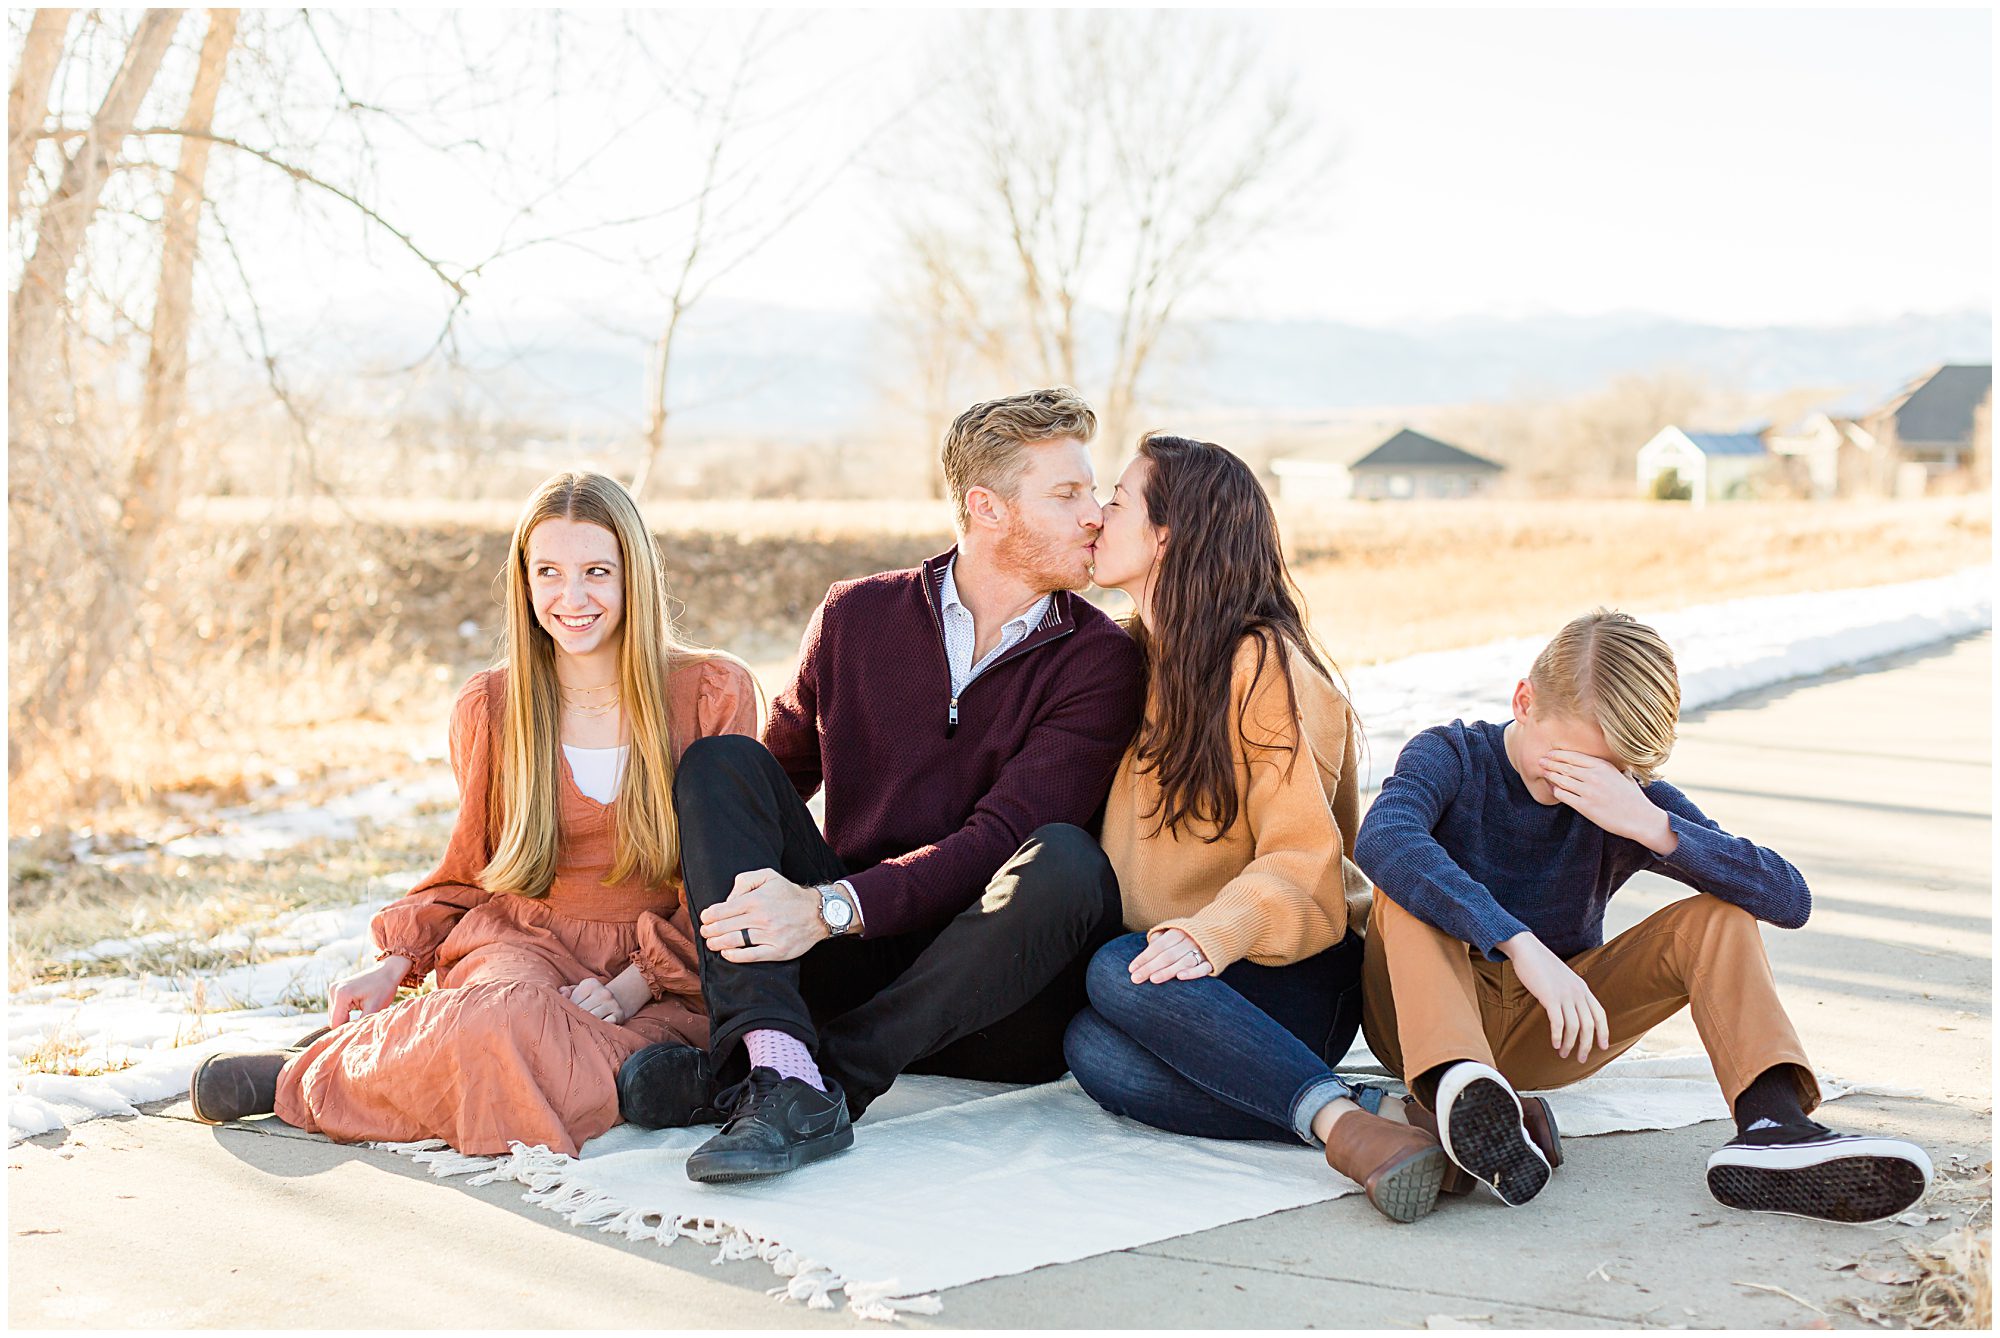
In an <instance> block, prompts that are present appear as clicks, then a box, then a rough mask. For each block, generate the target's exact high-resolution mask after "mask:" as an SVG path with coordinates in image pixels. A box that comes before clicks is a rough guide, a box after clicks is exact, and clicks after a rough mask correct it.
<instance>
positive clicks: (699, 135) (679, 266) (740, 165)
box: [632, 11, 873, 497]
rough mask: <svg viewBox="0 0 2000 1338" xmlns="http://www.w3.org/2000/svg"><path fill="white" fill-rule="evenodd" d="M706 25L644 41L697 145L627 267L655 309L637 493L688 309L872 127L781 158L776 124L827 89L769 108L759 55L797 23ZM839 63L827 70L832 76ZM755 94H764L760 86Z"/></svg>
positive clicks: (786, 122) (666, 414)
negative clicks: (677, 42)
mask: <svg viewBox="0 0 2000 1338" xmlns="http://www.w3.org/2000/svg"><path fill="white" fill-rule="evenodd" d="M709 23H710V24H711V30H710V31H708V32H705V33H704V34H702V38H701V39H698V40H694V41H692V42H689V43H688V44H687V46H688V49H689V50H690V51H691V53H692V54H691V56H690V58H688V59H684V60H682V61H679V62H677V63H675V64H674V65H673V66H672V67H671V68H669V67H668V65H667V63H666V62H662V61H660V60H658V59H657V58H654V57H652V54H651V46H650V45H646V46H643V47H642V50H644V51H645V52H646V55H647V57H648V59H649V61H650V63H651V64H652V66H653V72H654V74H655V75H656V77H658V78H659V79H660V81H661V82H662V83H663V84H664V85H666V86H668V87H670V88H673V89H674V90H675V99H674V100H675V101H676V102H677V103H678V105H679V108H680V111H681V116H680V118H679V119H680V121H681V122H682V124H683V126H684V138H683V142H684V143H687V144H689V145H692V146H696V147H697V148H698V152H699V163H700V169H699V170H700V175H699V179H698V180H697V181H696V183H695V185H694V190H693V193H692V194H691V195H690V196H689V197H688V198H687V199H685V200H683V201H681V202H678V203H676V204H675V205H673V206H672V207H671V208H670V209H669V210H668V211H666V216H671V217H672V218H673V219H674V220H676V221H677V222H678V223H679V226H678V227H675V226H671V225H669V226H665V227H661V226H660V225H661V224H662V223H663V222H665V216H659V215H656V216H653V217H651V218H648V219H645V220H634V221H643V222H645V223H646V224H647V225H648V226H649V227H650V228H652V229H654V230H657V231H660V232H662V233H664V235H665V236H666V237H668V238H669V239H670V240H669V241H668V242H667V244H666V245H664V246H660V247H657V248H656V247H653V246H649V245H642V246H641V247H640V248H639V250H638V254H637V256H636V258H635V268H636V270H637V271H638V273H639V274H640V275H642V276H643V277H644V278H645V279H646V280H647V281H648V282H650V283H652V284H653V285H654V286H655V287H656V288H657V289H658V290H659V291H660V294H661V298H662V300H663V302H664V304H665V308H666V310H665V314H664V316H663V318H662V319H661V322H660V325H659V327H658V333H657V334H656V335H655V336H654V337H653V339H652V341H651V348H650V350H649V353H648V356H647V361H646V392H645V396H646V398H645V410H646V420H645V423H646V425H645V430H644V436H643V441H642V444H641V453H640V459H639V463H638V466H637V467H636V468H635V469H634V471H633V474H632V492H633V494H634V495H635V496H639V497H644V496H645V494H646V489H647V485H648V484H649V482H651V481H652V480H653V479H654V478H655V477H656V475H657V471H658V468H659V464H660V461H661V459H662V458H663V457H664V455H665V453H666V449H667V441H668V428H669V424H670V421H671V419H672V416H673V412H674V394H673V373H674V355H675V353H676V351H677V346H678V343H679V341H680V340H681V339H682V337H683V336H684V335H685V332H686V328H687V321H688V316H689V313H690V312H692V311H693V310H694V308H695V307H696V305H697V304H699V303H700V302H701V301H702V299H703V298H704V297H706V296H707V294H708V292H709V290H710V289H711V288H713V287H714V285H715V284H716V283H717V282H718V281H719V280H721V279H723V278H725V277H727V276H728V275H729V274H731V273H733V272H735V271H736V270H737V269H739V268H740V267H741V266H742V265H743V264H744V263H745V262H747V261H749V260H751V259H752V258H754V257H755V256H757V255H758V254H759V253H761V252H762V251H763V250H764V249H765V248H766V247H767V246H769V245H770V244H771V243H772V242H773V241H775V240H776V239H777V238H778V237H779V236H780V235H781V234H782V233H783V232H784V231H785V230H786V229H787V228H789V227H791V226H792V225H793V224H794V223H795V222H797V220H798V218H799V216H800V215H801V214H803V213H804V212H805V211H806V210H807V209H809V208H810V207H811V206H812V205H813V204H814V203H816V202H817V201H818V200H819V199H820V198H821V197H822V196H823V195H824V194H825V193H826V191H827V189H828V188H829V187H830V186H831V185H832V184H833V182H834V181H835V180H836V179H837V178H838V177H839V176H840V175H841V173H842V172H844V171H845V170H846V169H847V168H848V167H850V166H851V165H852V164H853V162H854V160H855V159H856V157H857V156H858V155H859V154H860V152H861V151H862V149H863V148H864V147H865V146H866V144H867V143H868V141H869V139H870V138H872V135H873V132H872V131H871V132H868V133H865V134H863V135H862V136H861V137H860V139H859V140H858V141H857V142H856V143H855V144H853V145H852V146H850V147H849V148H848V149H846V151H845V152H843V153H840V154H839V155H837V156H836V157H834V158H833V159H831V160H830V161H825V162H819V163H815V164H813V165H811V166H809V167H805V168H803V169H801V168H800V167H799V166H798V164H797V163H796V162H795V161H794V162H785V161H781V160H780V159H779V156H778V153H777V151H776V150H777V149H778V147H779V146H780V145H781V144H782V142H783V140H784V139H785V138H786V136H785V135H784V133H783V132H784V131H785V130H787V129H789V128H792V127H795V126H797V125H799V124H800V123H802V122H803V121H804V120H805V119H807V118H809V117H810V116H811V115H812V114H813V112H814V110H815V108H816V107H817V106H818V105H819V99H820V98H821V97H823V96H826V95H827V93H828V91H829V89H828V88H825V87H822V88H819V89H814V90H810V91H809V92H808V94H807V95H806V96H793V97H790V98H788V99H786V100H785V101H784V102H783V103H782V104H780V105H777V106H775V107H773V106H771V105H769V104H770V101H771V99H770V96H769V88H768V86H767V85H768V84H769V82H770V81H769V79H768V71H767V69H766V67H767V66H768V64H769V62H770V61H771V58H772V57H773V55H774V54H775V52H776V51H777V49H778V48H779V47H780V46H781V45H783V44H784V43H786V42H790V41H795V40H797V39H798V38H799V37H800V36H801V33H802V30H801V29H800V28H799V27H796V26H791V27H779V28H774V27H773V26H772V23H771V19H770V15H769V14H768V12H765V11H759V12H758V13H757V14H756V15H755V16H754V17H753V18H751V19H750V20H749V23H748V27H747V29H745V30H743V31H741V32H740V33H736V32H731V31H729V29H730V28H732V27H733V24H734V20H732V19H731V18H730V17H729V16H727V15H719V16H715V17H712V18H711V19H710V20H709ZM717 36H720V37H721V38H722V39H723V41H724V43H725V44H727V45H730V46H732V47H733V52H734V54H733V57H732V58H731V59H729V60H728V61H726V62H725V63H724V64H723V65H722V67H721V68H720V69H717V68H716V67H714V66H713V65H712V64H711V61H710V57H709V54H708V53H709V51H710V50H711V48H712V47H713V46H714V45H716V44H717V43H716V42H714V41H712V40H707V39H711V38H714V37H717ZM841 77H842V73H841V72H835V74H834V76H833V79H834V81H838V79H840V78H841ZM760 94H762V95H763V96H761V97H760V96H759V95H760Z"/></svg>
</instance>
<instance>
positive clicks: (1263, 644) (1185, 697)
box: [1128, 433, 1351, 842]
mask: <svg viewBox="0 0 2000 1338" xmlns="http://www.w3.org/2000/svg"><path fill="white" fill-rule="evenodd" d="M1139 454H1140V456H1141V457H1143V458H1144V459H1146V460H1147V461H1149V462H1150V463H1151V465H1152V471H1151V473H1149V474H1148V475H1147V478H1146V489H1145V502H1146V512H1147V515H1148V517H1149V519H1150V520H1151V522H1152V524H1153V525H1154V526H1156V527H1159V528H1161V529H1164V530H1166V531H1167V544H1166V551H1165V552H1164V553H1162V554H1161V556H1160V565H1159V569H1158V571H1157V572H1156V573H1155V575H1154V578H1153V592H1152V596H1153V599H1152V602H1153V608H1152V613H1153V624H1152V626H1151V627H1150V628H1148V627H1146V626H1145V625H1144V624H1142V623H1140V622H1139V620H1138V619H1136V618H1134V619H1133V620H1132V621H1131V623H1130V624H1128V629H1129V630H1130V632H1131V633H1132V638H1133V640H1134V641H1136V642H1138V644H1139V650H1140V653H1141V654H1142V655H1143V656H1144V657H1145V663H1146V707H1147V709H1146V720H1145V723H1144V724H1142V725H1141V726H1140V727H1139V736H1138V739H1137V741H1136V743H1135V745H1134V746H1135V748H1136V761H1137V765H1138V770H1140V771H1142V772H1145V771H1151V772H1153V773H1155V774H1156V775H1157V777H1158V779H1159V784H1160V802H1159V806H1158V807H1157V808H1155V809H1154V810H1153V812H1152V813H1149V814H1147V815H1146V816H1147V817H1151V818H1155V819H1156V823H1155V826H1154V834H1155V835H1158V834H1159V833H1160V832H1161V831H1166V832H1170V833H1174V834H1176V835H1178V834H1179V833H1181V832H1182V830H1183V829H1186V830H1189V831H1192V830H1193V829H1194V828H1195V827H1197V826H1200V827H1211V828H1212V832H1211V833H1210V834H1208V835H1204V836H1203V837H1202V839H1203V840H1204V841H1211V842H1212V841H1219V840H1221V839H1222V837H1223V835H1224V834H1225V833H1226V832H1228V830H1229V829H1230V828H1231V827H1233V826H1234V825H1235V824H1236V818H1237V815H1238V813H1239V812H1241V809H1242V802H1243V796H1242V794H1241V792H1240V787H1239V783H1238V780H1237V776H1236V765H1235V761H1234V753H1233V751H1232V749H1231V746H1230V744H1231V733H1230V732H1231V731H1232V730H1234V731H1235V732H1236V733H1237V734H1238V735H1241V736H1242V737H1243V739H1244V742H1245V743H1246V744H1257V745H1260V746H1264V747H1274V748H1281V749H1282V750H1283V751H1286V752H1289V753H1292V754H1293V757H1292V763H1296V762H1297V760H1298V759H1297V750H1296V749H1295V748H1293V747H1291V746H1290V745H1287V744H1283V743H1281V742H1280V741H1279V740H1276V739H1268V740H1253V739H1251V738H1249V736H1248V734H1247V733H1246V732H1245V724H1246V719H1245V717H1246V714H1247V711H1248V707H1249V700H1250V694H1249V693H1245V694H1244V699H1243V707H1242V708H1241V709H1239V710H1238V712H1237V713H1236V718H1235V719H1234V720H1232V719H1231V718H1230V711H1229V685H1230V675H1231V671H1232V670H1233V668H1234V666H1235V662H1236V652H1237V647H1238V646H1240V645H1241V644H1242V642H1243V638H1244V637H1246V636H1250V635H1253V634H1254V635H1255V636H1256V638H1257V675H1256V678H1257V679H1261V678H1262V676H1263V675H1264V674H1265V673H1266V672H1267V671H1270V670H1271V668H1272V666H1271V665H1270V661H1271V659H1272V658H1274V657H1275V659H1276V660H1277V664H1276V666H1275V672H1276V673H1277V674H1278V675H1279V678H1280V680H1281V681H1282V682H1283V683H1284V685H1285V695H1286V697H1287V698H1288V699H1289V700H1290V701H1291V703H1292V710H1293V711H1294V712H1295V713H1296V711H1297V709H1298V700H1297V697H1296V695H1295V694H1294V693H1293V692H1292V683H1291V657H1292V656H1294V655H1302V656H1304V657H1305V660H1306V663H1307V664H1310V665H1311V666H1312V667H1313V668H1314V669H1316V670H1318V671H1319V673H1320V674H1321V675H1322V676H1324V677H1325V678H1327V679H1328V681H1332V680H1333V677H1334V673H1333V661H1332V658H1331V657H1330V656H1328V655H1326V653H1325V651H1324V649H1323V648H1321V647H1320V646H1319V644H1318V642H1317V640H1316V639H1315V638H1314V636H1313V634H1312V630H1311V629H1310V628H1309V627H1308V626H1307V624H1306V617H1305V602H1304V599H1303V597H1302V596H1301V595H1300V594H1299V590H1298V586H1297V585H1296V584H1295V583H1294V582H1293V580H1292V574H1291V571H1290V570H1289V569H1288V568H1287V567H1286V566H1285V553H1284V549H1283V547H1282V546H1281V544H1280V542H1279V538H1278V517H1277V513H1276V512H1274V511H1273V510H1272V509H1271V499H1270V497H1269V496H1267V495H1266V494H1265V492H1264V487H1263V485H1262V484H1260V483H1259V482H1257V476H1256V475H1255V474H1254V473H1252V472H1251V470H1250V466H1248V465H1246V464H1244V463H1243V461H1241V460H1240V459H1238V458H1237V457H1236V456H1234V455H1232V454H1231V453H1230V452H1228V451H1226V450H1224V449H1223V448H1222V447H1220V446H1217V445H1215V444H1214V443H1213V442H1206V441H1193V440H1190V439H1189V438H1187V437H1171V436H1165V435H1163V434H1160V433H1149V434H1148V435H1147V436H1146V437H1144V438H1143V439H1142V440H1141V441H1140V442H1139ZM1255 681H1256V680H1255V679H1253V683H1254V682H1255ZM1350 720H1351V717H1350ZM1292 763H1288V770H1289V766H1290V765H1291V764H1292Z"/></svg>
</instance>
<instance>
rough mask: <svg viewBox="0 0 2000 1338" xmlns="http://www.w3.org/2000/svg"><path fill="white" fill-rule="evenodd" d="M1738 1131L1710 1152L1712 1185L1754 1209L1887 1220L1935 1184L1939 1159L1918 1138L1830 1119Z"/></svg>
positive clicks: (1827, 1218) (1719, 1195)
mask: <svg viewBox="0 0 2000 1338" xmlns="http://www.w3.org/2000/svg"><path fill="white" fill-rule="evenodd" d="M1759 1123H1761V1124H1764V1125H1765V1127H1763V1128H1752V1129H1750V1130H1748V1131H1747V1132H1745V1133H1741V1134H1738V1135H1737V1136H1736V1137H1735V1138H1733V1139H1731V1140H1730V1141H1729V1142H1728V1143H1725V1144H1724V1145H1723V1146H1722V1147H1721V1148H1719V1149H1718V1150H1717V1151H1716V1153H1715V1155H1714V1156H1712V1157H1710V1158H1709V1159H1708V1192H1709V1193H1711V1194H1713V1195H1714V1196H1715V1198H1716V1201H1717V1202H1718V1203H1723V1204H1727V1205H1728V1206H1729V1207H1731V1208H1743V1209H1746V1210H1748V1211H1750V1212H1762V1213H1789V1214H1790V1215H1792V1216H1793V1217H1812V1218H1817V1219H1819V1220H1820V1221H1824V1222H1879V1221H1882V1220H1883V1219H1885V1218H1890V1217H1894V1216H1895V1215H1896V1214H1898V1213H1900V1212H1903V1211H1904V1210H1906V1209H1907V1208H1909V1207H1910V1205H1911V1204H1914V1203H1915V1202H1916V1201H1917V1200H1919V1199H1921V1198H1922V1197H1923V1196H1924V1193H1925V1192H1926V1191H1927V1190H1929V1189H1930V1187H1931V1159H1930V1157H1929V1156H1928V1155H1926V1154H1925V1152H1924V1150H1923V1149H1922V1148H1920V1147H1918V1146H1917V1145H1916V1144H1915V1143H1906V1142H1904V1141H1903V1140H1902V1139H1900V1138H1877V1137H1873V1136H1871V1135H1866V1134H1837V1133H1835V1132H1833V1131H1832V1130H1831V1129H1828V1128H1826V1127H1825V1126H1824V1125H1820V1124H1814V1123H1812V1122H1810V1121H1808V1122H1807V1123H1805V1124H1771V1123H1768V1122H1765V1121H1760V1122H1759Z"/></svg>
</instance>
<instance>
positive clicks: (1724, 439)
mask: <svg viewBox="0 0 2000 1338" xmlns="http://www.w3.org/2000/svg"><path fill="white" fill-rule="evenodd" d="M1681 435H1682V436H1684V437H1686V438H1687V439H1688V440H1689V441H1691V442H1693V443H1694V448H1695V449H1696V450H1698V451H1700V452H1701V453H1702V454H1703V455H1766V454H1769V452H1768V450H1767V449H1766V448H1765V445H1764V439H1763V438H1762V437H1760V436H1758V435H1757V434H1755V433H1754V432H1685V431H1684V432H1682V433H1681Z"/></svg>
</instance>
